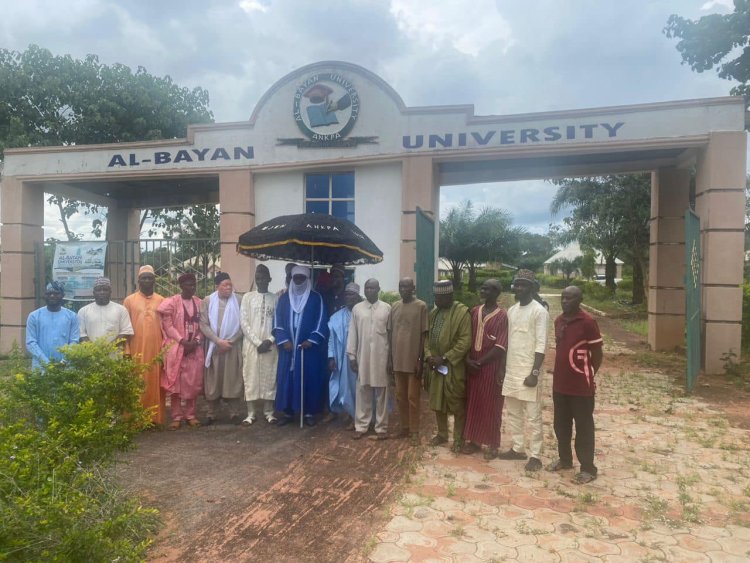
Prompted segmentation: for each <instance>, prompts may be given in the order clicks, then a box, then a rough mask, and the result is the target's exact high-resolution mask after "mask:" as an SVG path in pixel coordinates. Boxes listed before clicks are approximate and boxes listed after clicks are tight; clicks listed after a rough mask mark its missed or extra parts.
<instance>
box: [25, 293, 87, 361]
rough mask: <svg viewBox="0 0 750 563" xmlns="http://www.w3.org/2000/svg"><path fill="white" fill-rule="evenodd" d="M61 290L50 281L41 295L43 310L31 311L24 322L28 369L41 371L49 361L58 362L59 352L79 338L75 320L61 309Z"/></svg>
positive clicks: (76, 319) (75, 317) (71, 314)
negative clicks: (29, 364) (29, 366)
mask: <svg viewBox="0 0 750 563" xmlns="http://www.w3.org/2000/svg"><path fill="white" fill-rule="evenodd" d="M64 295H65V286H64V285H63V284H62V283H60V282H56V281H53V282H51V283H49V284H47V288H46V290H45V292H44V300H45V301H46V302H47V305H46V306H45V307H42V308H40V309H37V310H36V311H32V312H31V314H30V315H29V318H28V319H27V320H26V350H28V352H29V354H31V368H32V369H41V370H42V371H44V367H45V366H46V365H47V364H48V363H49V362H51V361H59V360H61V359H62V357H63V356H62V353H61V352H60V348H62V347H63V346H66V345H67V344H77V343H78V340H79V335H80V327H79V325H78V316H77V315H76V314H75V313H74V312H73V311H71V310H70V309H64V308H63V306H62V302H63V296H64Z"/></svg>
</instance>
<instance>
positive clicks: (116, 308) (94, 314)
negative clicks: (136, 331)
mask: <svg viewBox="0 0 750 563" xmlns="http://www.w3.org/2000/svg"><path fill="white" fill-rule="evenodd" d="M111 297H112V282H110V280H109V279H108V278H98V279H97V280H96V281H95V282H94V302H93V303H89V304H88V305H86V306H85V307H81V309H80V310H79V311H78V323H79V327H80V333H81V342H86V341H87V340H97V339H99V338H105V339H106V340H107V341H108V342H114V341H115V340H120V343H121V345H122V346H124V345H125V339H126V338H127V337H128V336H132V335H133V325H132V324H131V323H130V314H129V313H128V310H127V309H126V308H125V307H123V306H122V305H120V304H119V303H114V302H113V301H110V299H111Z"/></svg>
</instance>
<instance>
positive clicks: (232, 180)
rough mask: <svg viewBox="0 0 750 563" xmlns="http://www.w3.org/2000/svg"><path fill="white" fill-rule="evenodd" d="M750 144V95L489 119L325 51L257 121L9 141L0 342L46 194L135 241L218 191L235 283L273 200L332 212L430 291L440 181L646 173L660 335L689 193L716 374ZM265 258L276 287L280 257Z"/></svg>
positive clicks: (23, 307)
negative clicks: (66, 141) (748, 114)
mask: <svg viewBox="0 0 750 563" xmlns="http://www.w3.org/2000/svg"><path fill="white" fill-rule="evenodd" d="M746 145H747V141H746V134H745V103H744V100H743V99H742V98H733V97H726V98H712V99H703V100H684V101H676V102H662V103H655V104H642V105H634V106H620V107H606V108H592V109H582V110H572V111H557V112H546V113H531V114H522V115H509V116H500V115H485V116H479V115H475V114H474V108H473V107H472V106H469V105H466V106H439V107H407V106H406V105H405V104H404V102H403V101H402V100H401V98H400V96H399V95H398V94H397V93H396V92H395V91H394V90H393V88H391V87H390V86H389V85H388V84H387V83H386V82H384V81H383V80H382V79H381V78H379V77H378V76H376V75H374V74H373V73H371V72H369V71H368V70H366V69H364V68H362V67H359V66H357V65H353V64H350V63H344V62H335V61H333V62H331V61H328V62H320V63H315V64H312V65H309V66H306V67H303V68H301V69H298V70H296V71H294V72H292V73H290V74H288V75H287V76H284V77H282V78H281V79H280V80H279V81H278V82H277V83H276V84H274V85H273V86H271V88H269V90H268V91H267V92H266V93H265V94H264V95H263V96H262V97H261V99H260V100H259V101H258V103H257V105H256V106H255V109H254V110H253V112H252V114H251V115H250V119H249V120H248V121H243V122H236V123H224V124H209V125H198V126H191V127H190V128H189V129H188V134H187V137H186V138H185V139H165V140H162V141H154V142H142V143H127V144H116V145H99V146H74V147H42V148H24V149H8V150H7V151H6V152H5V157H6V160H5V162H4V170H3V176H2V194H1V195H2V202H1V205H0V213H1V217H0V219H1V220H2V245H3V246H2V255H1V256H0V262H1V264H0V266H1V269H2V271H1V273H0V276H2V277H1V279H0V297H2V308H1V309H0V349H2V350H3V351H5V350H7V349H8V348H10V346H11V345H12V344H13V342H14V341H17V342H23V340H24V322H25V319H26V317H27V316H28V314H29V312H31V310H32V309H33V308H34V306H35V305H36V294H35V291H34V278H35V270H34V248H35V244H41V243H42V241H43V238H44V235H43V230H42V227H43V225H44V193H45V192H48V193H55V194H61V195H65V196H67V197H73V198H75V199H79V200H84V201H89V202H92V203H98V204H99V205H101V206H105V207H107V208H108V219H107V240H109V241H135V240H138V239H139V238H140V233H139V218H140V210H141V209H146V208H149V207H170V206H186V205H193V204H196V203H218V204H219V206H220V208H221V218H220V241H219V248H220V254H221V267H222V269H223V270H225V271H227V272H229V273H230V274H231V275H232V278H233V280H234V281H235V285H236V287H237V289H238V290H239V291H247V290H248V289H249V288H250V284H251V281H252V272H253V269H254V264H253V261H252V260H248V259H246V258H244V257H242V256H239V255H237V254H236V252H235V250H234V247H235V244H236V242H237V238H238V237H239V235H240V234H241V233H243V232H245V231H246V230H248V229H250V228H251V227H253V226H255V225H256V224H259V223H261V222H264V221H266V220H269V219H271V218H273V217H276V216H278V215H285V214H293V213H302V212H305V211H315V212H319V213H332V214H334V215H339V216H343V217H346V218H350V219H354V221H355V223H357V225H358V226H359V227H360V228H361V229H362V230H363V231H364V232H365V233H367V234H368V235H369V236H370V237H371V238H372V239H373V241H374V242H375V243H376V244H377V245H378V247H380V249H381V250H383V252H384V261H383V262H382V263H381V264H379V265H375V266H361V267H357V270H356V277H357V280H358V281H359V282H362V281H363V280H366V279H367V278H369V277H375V278H377V279H378V280H380V283H381V287H382V288H383V289H386V290H396V288H397V285H398V280H399V278H400V277H404V276H411V277H416V282H417V284H418V286H420V287H421V288H422V289H421V290H420V291H421V293H422V295H425V293H424V292H425V289H424V288H425V287H427V281H428V280H429V278H430V275H429V271H430V269H431V273H432V276H433V277H434V276H435V274H436V267H437V261H436V257H435V252H434V251H435V246H436V245H435V244H434V243H433V248H432V250H430V249H427V250H424V248H423V247H424V245H425V244H427V242H428V239H429V236H428V235H425V234H424V233H425V232H426V231H425V229H427V228H428V223H427V222H425V221H428V220H430V221H432V222H433V224H434V227H435V231H437V227H438V223H437V219H438V217H439V189H440V186H450V185H460V184H472V183H481V182H499V181H513V180H525V179H538V178H560V177H571V176H586V175H600V174H616V173H630V172H643V171H650V172H651V174H652V201H651V240H650V272H649V299H648V303H649V310H648V322H649V337H648V338H649V344H650V345H651V347H652V348H654V349H671V348H673V347H675V346H683V345H684V343H685V326H686V325H685V313H686V309H685V271H686V262H685V234H684V214H685V210H686V209H688V208H689V207H691V205H693V206H694V208H695V211H696V213H697V214H698V216H699V217H700V239H701V252H700V256H699V260H700V263H701V266H702V268H701V274H700V277H701V280H700V281H701V286H700V287H701V289H700V292H701V306H700V323H701V325H702V329H703V335H704V336H703V342H702V349H703V358H704V367H705V369H706V370H707V371H709V372H716V371H720V370H721V369H722V367H723V362H722V361H721V356H722V355H723V354H724V353H726V352H729V351H730V350H731V351H734V352H735V353H738V352H739V349H740V335H741V324H740V323H741V318H740V315H741V309H742V291H741V286H740V284H741V282H742V274H743V250H744V203H745V191H744V187H745V174H746ZM692 171H694V173H695V190H694V191H693V192H692V193H693V194H694V195H693V196H691V189H690V181H691V172H692ZM691 197H694V200H693V201H691ZM420 210H421V211H420ZM428 230H429V229H428ZM436 236H437V232H436V233H435V237H436ZM126 262H127V261H126ZM430 263H431V265H432V266H431V268H430V267H429V266H430ZM135 266H136V264H135V263H133V264H131V265H130V266H127V265H126V267H130V268H134V267H135ZM269 266H270V269H271V276H272V278H273V282H272V288H274V289H276V288H278V287H280V285H279V284H280V283H281V282H282V280H283V277H284V273H283V264H281V263H273V262H271V263H269ZM127 276H130V277H131V278H132V273H131V274H126V277H127Z"/></svg>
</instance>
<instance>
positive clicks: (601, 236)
mask: <svg viewBox="0 0 750 563" xmlns="http://www.w3.org/2000/svg"><path fill="white" fill-rule="evenodd" d="M555 183H556V184H557V186H558V188H557V193H556V194H555V197H554V198H553V200H552V204H551V211H552V213H553V214H557V213H559V212H560V211H561V210H563V209H565V208H569V209H570V214H569V215H568V217H566V218H565V219H564V220H563V222H564V223H565V225H566V226H567V231H566V233H565V238H567V240H568V241H571V240H578V241H579V243H580V244H581V245H582V246H584V247H590V248H596V249H597V250H599V251H600V252H601V253H602V255H603V256H604V260H605V269H604V273H605V275H606V281H605V285H606V286H607V287H609V288H610V290H611V291H612V292H614V290H615V274H616V272H617V265H616V263H615V260H616V259H617V258H626V259H628V260H629V261H630V262H631V263H632V266H633V303H643V301H644V300H645V295H646V291H645V289H646V286H647V283H648V282H647V278H646V274H647V272H648V244H649V226H648V222H649V217H650V212H651V176H650V174H627V175H618V176H601V177H593V178H577V179H565V180H559V181H556V182H555Z"/></svg>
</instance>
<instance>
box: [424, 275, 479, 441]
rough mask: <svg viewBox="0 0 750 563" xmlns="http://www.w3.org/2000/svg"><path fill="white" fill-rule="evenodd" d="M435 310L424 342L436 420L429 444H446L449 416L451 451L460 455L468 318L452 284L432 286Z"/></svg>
mask: <svg viewBox="0 0 750 563" xmlns="http://www.w3.org/2000/svg"><path fill="white" fill-rule="evenodd" d="M433 293H434V295H435V308H434V309H433V310H432V311H431V312H430V331H429V334H428V336H427V340H426V341H425V354H424V357H425V368H426V369H425V378H426V381H428V382H429V385H427V384H426V388H427V390H428V391H429V394H430V408H431V409H432V410H434V411H435V416H436V417H437V426H438V431H437V434H436V435H435V436H434V437H433V438H432V440H431V441H430V444H431V445H433V446H439V445H440V444H444V443H446V442H447V441H448V415H449V414H452V415H453V418H454V421H453V451H454V452H455V453H460V451H461V447H462V445H463V433H464V424H465V423H466V375H465V371H464V358H465V357H466V354H467V353H468V351H469V348H470V347H471V315H470V314H469V309H468V308H467V307H466V305H464V304H462V303H457V302H454V300H453V283H452V282H451V281H450V280H441V281H438V282H435V284H434V286H433Z"/></svg>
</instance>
